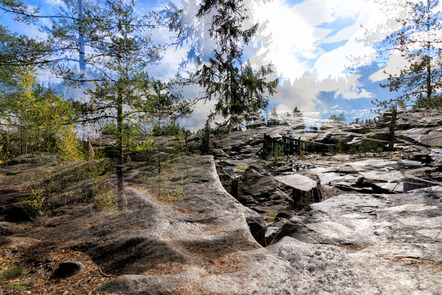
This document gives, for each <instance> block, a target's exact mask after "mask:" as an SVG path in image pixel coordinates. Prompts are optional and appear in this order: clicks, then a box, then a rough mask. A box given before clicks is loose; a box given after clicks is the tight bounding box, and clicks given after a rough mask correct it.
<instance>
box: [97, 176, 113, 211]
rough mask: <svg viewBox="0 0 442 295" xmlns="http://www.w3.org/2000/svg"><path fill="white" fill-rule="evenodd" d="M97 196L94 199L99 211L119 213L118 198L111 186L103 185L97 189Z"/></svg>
mask: <svg viewBox="0 0 442 295" xmlns="http://www.w3.org/2000/svg"><path fill="white" fill-rule="evenodd" d="M96 191H97V194H96V195H95V197H94V205H95V208H96V209H97V210H98V211H117V210H118V198H117V195H116V193H115V191H114V189H113V187H112V186H111V185H110V184H109V183H106V184H101V185H98V187H97V188H96Z"/></svg>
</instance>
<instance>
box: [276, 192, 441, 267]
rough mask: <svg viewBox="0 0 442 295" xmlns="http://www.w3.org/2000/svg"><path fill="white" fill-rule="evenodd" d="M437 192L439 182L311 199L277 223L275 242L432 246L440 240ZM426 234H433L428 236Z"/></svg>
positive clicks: (438, 258)
mask: <svg viewBox="0 0 442 295" xmlns="http://www.w3.org/2000/svg"><path fill="white" fill-rule="evenodd" d="M441 197H442V188H441V187H434V188H428V189H423V190H416V191H413V192H410V193H406V194H395V195H368V194H366V195H363V194H348V195H340V196H336V197H333V198H331V199H328V200H326V201H323V202H321V203H317V204H312V205H310V206H309V210H307V211H306V212H305V213H302V214H300V215H298V216H296V217H295V218H292V219H291V220H290V222H289V223H286V224H285V225H284V226H283V227H282V229H281V232H280V233H279V234H278V235H277V236H276V237H275V242H276V241H278V240H280V239H282V238H283V237H285V236H292V237H294V238H296V239H298V240H300V241H304V242H309V243H325V244H335V245H352V246H353V247H358V248H364V249H367V248H369V247H372V246H374V247H379V245H385V246H388V245H389V244H390V243H395V244H400V243H403V244H404V245H409V244H420V245H421V246H422V247H423V248H425V247H426V246H425V245H428V244H433V245H437V244H438V243H440V241H442V237H439V236H437V232H438V231H439V230H440V229H439V228H438V227H439V226H440V224H441V223H442V217H441V212H442V205H441ZM420 232H421V233H424V234H425V235H423V234H421V233H420ZM431 234H434V235H433V236H432V237H430V236H431ZM406 248H407V247H404V249H406ZM398 255H399V254H398ZM400 255H402V254H400ZM409 256H413V254H410V255H409ZM420 258H422V257H420ZM425 259H426V258H425ZM432 259H433V261H434V262H435V263H439V262H440V261H441V255H440V253H434V254H433V258H432Z"/></svg>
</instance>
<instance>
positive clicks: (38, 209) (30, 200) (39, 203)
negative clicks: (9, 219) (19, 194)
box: [24, 185, 48, 215]
mask: <svg viewBox="0 0 442 295" xmlns="http://www.w3.org/2000/svg"><path fill="white" fill-rule="evenodd" d="M28 191H29V196H28V197H26V198H25V199H24V202H25V204H26V205H27V206H28V208H29V209H30V210H31V212H32V213H33V214H35V215H42V214H43V205H44V202H45V199H46V196H47V195H48V193H47V192H46V190H45V189H44V188H41V187H40V186H39V185H33V186H31V187H30V188H28Z"/></svg>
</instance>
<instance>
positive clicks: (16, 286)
mask: <svg viewBox="0 0 442 295" xmlns="http://www.w3.org/2000/svg"><path fill="white" fill-rule="evenodd" d="M34 283H35V279H29V280H25V281H24V282H21V281H20V282H12V283H9V284H8V285H6V288H8V289H10V290H13V291H18V292H24V291H26V290H28V289H29V288H30V287H32V286H33V285H34Z"/></svg>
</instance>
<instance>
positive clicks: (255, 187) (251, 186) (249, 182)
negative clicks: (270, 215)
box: [238, 168, 293, 212]
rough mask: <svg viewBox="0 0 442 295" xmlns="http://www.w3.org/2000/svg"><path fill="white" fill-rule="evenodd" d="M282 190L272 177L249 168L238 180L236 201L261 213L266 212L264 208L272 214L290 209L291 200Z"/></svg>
mask: <svg viewBox="0 0 442 295" xmlns="http://www.w3.org/2000/svg"><path fill="white" fill-rule="evenodd" d="M282 189H283V188H282V187H281V185H280V183H279V182H278V181H277V180H276V179H275V178H274V177H273V176H271V175H263V174H261V173H259V172H257V171H256V170H255V169H253V168H250V169H247V170H246V171H245V173H244V174H243V175H242V177H241V178H240V179H239V184H238V200H239V201H240V202H241V203H242V204H244V205H246V206H248V207H251V208H254V209H256V210H259V211H262V212H266V209H265V208H266V207H267V208H268V209H269V211H273V212H277V211H282V210H286V209H290V208H292V206H293V199H292V197H291V196H290V195H288V194H287V193H286V192H285V191H283V190H282Z"/></svg>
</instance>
